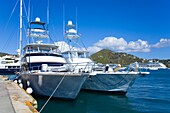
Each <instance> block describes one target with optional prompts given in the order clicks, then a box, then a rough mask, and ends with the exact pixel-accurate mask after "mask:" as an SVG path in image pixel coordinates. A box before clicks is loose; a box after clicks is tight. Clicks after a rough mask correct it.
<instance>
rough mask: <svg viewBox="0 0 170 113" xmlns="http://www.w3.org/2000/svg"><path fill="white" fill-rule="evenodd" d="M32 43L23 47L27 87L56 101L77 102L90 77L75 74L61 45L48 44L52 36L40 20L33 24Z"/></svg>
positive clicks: (25, 83)
mask: <svg viewBox="0 0 170 113" xmlns="http://www.w3.org/2000/svg"><path fill="white" fill-rule="evenodd" d="M29 26H30V27H29V29H28V38H29V40H30V41H29V44H27V45H25V47H24V48H23V50H24V51H23V55H22V62H21V64H22V66H21V72H20V77H21V79H22V84H23V88H24V89H26V88H28V87H31V88H32V89H33V93H35V94H38V95H43V96H52V97H56V98H65V99H75V98H76V97H77V95H78V93H79V91H80V89H81V87H82V85H83V83H84V82H85V80H86V78H87V74H84V73H75V72H71V71H70V69H69V67H68V65H67V64H66V60H65V59H64V58H63V56H62V55H61V54H60V53H59V51H58V46H56V45H55V44H51V43H46V42H48V41H46V42H45V40H48V39H49V38H50V37H49V35H48V32H47V29H46V26H45V23H44V22H41V21H40V18H36V20H35V21H33V22H30V25H29Z"/></svg>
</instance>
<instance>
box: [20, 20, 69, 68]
mask: <svg viewBox="0 0 170 113" xmlns="http://www.w3.org/2000/svg"><path fill="white" fill-rule="evenodd" d="M44 25H45V23H44V22H40V19H39V18H36V20H35V22H31V23H30V28H29V29H28V30H29V34H28V36H29V38H32V42H31V43H29V44H27V45H26V46H25V47H24V52H23V53H24V54H23V58H22V65H23V67H24V68H25V70H27V69H29V70H30V71H36V70H41V69H45V68H46V71H66V69H67V68H66V65H65V64H66V61H65V59H64V58H63V57H62V55H61V54H60V53H59V50H58V46H56V45H55V44H49V43H43V40H47V39H48V38H49V35H48V33H47V31H46V29H45V26H44ZM44 67H45V68H44Z"/></svg>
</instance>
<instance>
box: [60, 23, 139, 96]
mask: <svg viewBox="0 0 170 113" xmlns="http://www.w3.org/2000/svg"><path fill="white" fill-rule="evenodd" d="M74 27H75V25H73V24H72V21H68V24H67V28H66V30H67V31H66V34H65V38H66V39H67V40H68V43H69V44H71V43H73V44H72V45H69V46H70V50H67V51H65V52H62V54H63V56H64V57H65V58H66V61H67V62H68V63H69V64H70V67H72V68H73V70H75V71H76V72H77V71H79V72H82V71H84V72H90V75H89V77H88V78H87V80H86V81H85V83H84V84H83V87H82V89H85V90H92V91H103V92H112V93H116V92H119V93H126V92H127V90H128V88H129V87H131V86H132V84H133V83H134V81H135V79H136V78H137V77H138V74H139V72H137V71H136V70H131V71H122V72H119V71H116V70H117V69H116V68H115V69H113V67H112V66H111V65H110V66H105V67H106V68H107V69H105V67H104V68H103V67H100V66H98V65H97V64H95V63H94V62H93V61H92V60H91V59H90V58H89V57H88V56H87V53H88V51H87V50H84V49H83V47H82V48H79V49H76V50H75V48H76V47H73V46H75V45H76V42H78V41H77V40H78V39H79V35H78V34H77V31H76V29H74ZM73 41H74V42H73ZM77 45H80V44H77ZM114 67H115V66H114ZM131 68H132V66H131ZM134 68H137V67H136V65H135V66H134ZM134 68H133V69H134ZM83 69H84V70H83Z"/></svg>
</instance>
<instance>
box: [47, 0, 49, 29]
mask: <svg viewBox="0 0 170 113" xmlns="http://www.w3.org/2000/svg"><path fill="white" fill-rule="evenodd" d="M48 25H49V0H48V3H47V30H48Z"/></svg>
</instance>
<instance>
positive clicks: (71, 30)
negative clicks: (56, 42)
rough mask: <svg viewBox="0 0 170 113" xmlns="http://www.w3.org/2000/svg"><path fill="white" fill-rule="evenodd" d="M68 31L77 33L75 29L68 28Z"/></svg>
mask: <svg viewBox="0 0 170 113" xmlns="http://www.w3.org/2000/svg"><path fill="white" fill-rule="evenodd" d="M68 32H69V33H77V31H76V30H75V29H69V31H68Z"/></svg>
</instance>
